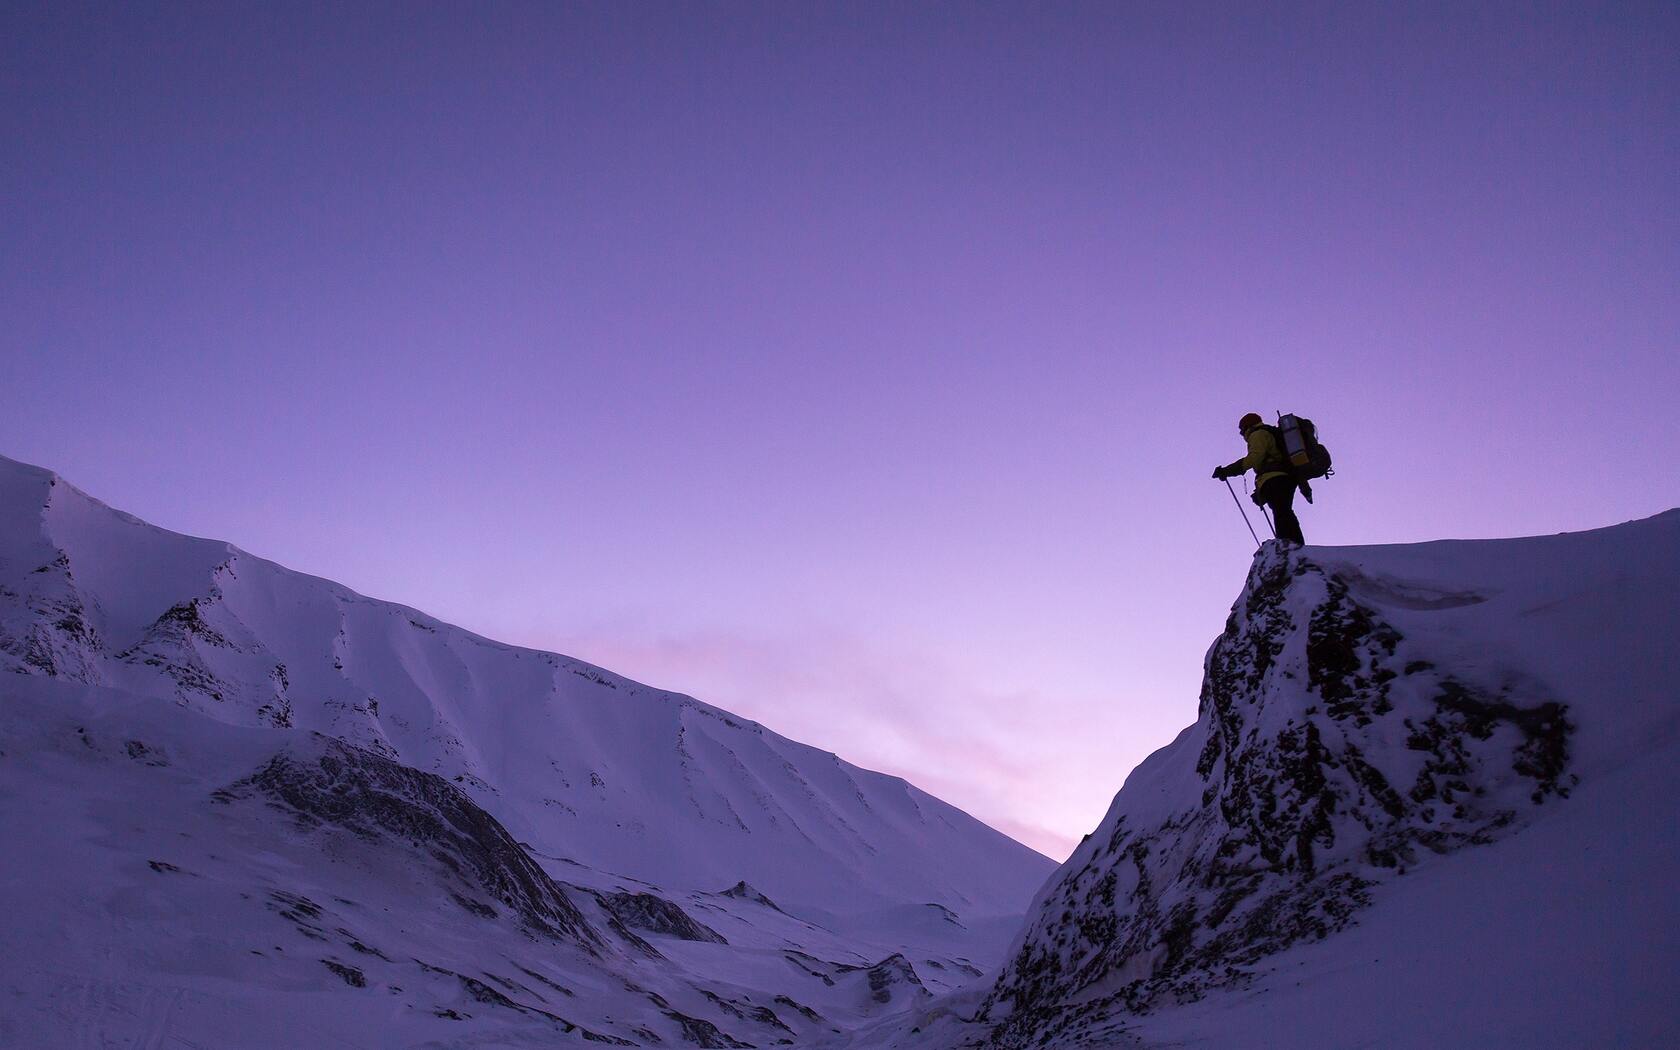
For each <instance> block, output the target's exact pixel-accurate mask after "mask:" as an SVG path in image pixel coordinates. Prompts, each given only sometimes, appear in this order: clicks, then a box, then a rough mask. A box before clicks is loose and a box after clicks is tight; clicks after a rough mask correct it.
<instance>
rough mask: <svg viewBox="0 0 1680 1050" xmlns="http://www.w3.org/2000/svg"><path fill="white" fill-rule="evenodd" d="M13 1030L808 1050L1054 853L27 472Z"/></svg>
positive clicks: (970, 961)
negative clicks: (805, 1048)
mask: <svg viewBox="0 0 1680 1050" xmlns="http://www.w3.org/2000/svg"><path fill="white" fill-rule="evenodd" d="M0 837H3V838H4V840H5V841H6V842H8V843H10V844H12V847H11V848H8V849H7V850H5V851H0V914H4V915H5V916H6V919H5V921H4V924H3V926H0V929H3V931H4V944H3V947H4V951H3V952H0V1046H7V1047H9V1046H28V1047H57V1046H76V1047H84V1046H85V1047H96V1046H130V1045H146V1046H153V1045H179V1046H189V1047H190V1046H201V1047H211V1046H215V1047H222V1046H229V1047H232V1046H238V1047H276V1048H281V1047H287V1048H289V1047H296V1046H302V1045H307V1046H323V1047H325V1046H355V1047H385V1046H418V1045H433V1046H471V1045H493V1046H510V1047H512V1046H549V1045H555V1044H556V1043H560V1044H568V1043H572V1042H578V1041H584V1042H595V1043H600V1044H605V1045H637V1046H656V1045H659V1046H680V1045H692V1046H700V1047H733V1046H747V1045H756V1046H765V1045H803V1044H808V1043H809V1042H810V1041H811V1040H813V1039H816V1038H820V1037H827V1036H832V1035H835V1034H837V1033H840V1032H844V1031H849V1030H852V1029H855V1028H857V1027H859V1026H860V1025H865V1024H868V1023H871V1022H872V1021H874V1020H878V1019H880V1018H882V1017H885V1016H889V1015H891V1014H894V1013H898V1012H902V1011H905V1010H910V1009H915V1008H917V1007H918V1006H920V1005H923V1004H925V1003H926V1002H929V1001H932V1000H933V999H934V997H936V996H938V995H942V994H948V993H949V992H951V991H953V990H955V989H957V988H960V987H962V986H964V985H965V984H968V983H971V982H974V981H975V980H976V979H979V978H981V977H982V976H983V972H984V969H985V968H995V966H996V964H997V963H998V962H999V961H1000V960H1001V958H1002V952H1003V949H1004V948H1005V947H1006V946H1007V944H1008V939H1009V937H1010V936H1011V935H1012V933H1013V931H1014V930H1015V929H1016V928H1017V927H1018V925H1019V919H1020V915H1021V913H1022V911H1023V909H1024V908H1025V906H1026V904H1027V903H1028V901H1029V899H1030V896H1031V894H1032V892H1033V891H1034V890H1035V889H1036V887H1037V886H1038V884H1040V883H1041V882H1042V880H1043V878H1044V877H1045V876H1046V875H1048V874H1049V872H1050V871H1051V870H1052V869H1053V865H1052V864H1051V863H1050V862H1049V861H1048V860H1046V859H1045V858H1043V857H1041V856H1039V855H1038V854H1036V853H1034V852H1032V851H1031V850H1029V849H1027V848H1026V847H1024V846H1021V845H1019V844H1018V843H1015V842H1013V841H1012V840H1010V839H1008V838H1006V837H1004V836H1003V835H1001V834H999V833H997V832H995V831H993V830H992V829H990V828H987V827H985V826H984V825H982V824H980V823H979V822H978V821H975V820H974V819H973V818H971V817H969V816H967V815H966V814H963V813H962V812H960V811H958V810H956V809H954V808H952V807H950V806H948V805H946V804H945V803H943V802H940V801H939V800H937V799H935V798H932V797H931V796H929V795H927V794H925V793H923V792H921V791H919V790H917V789H916V788H914V787H913V786H911V785H909V784H907V783H905V782H904V781H903V780H900V779H898V778H895V777H888V776H883V775H881V774H877V773H871V772H869V771H866V770H862V769H858V768H857V767H854V766H851V765H849V764H847V763H845V762H842V761H840V760H839V759H838V758H836V757H835V756H834V755H832V754H828V753H825V752H821V751H818V750H816V749H813V748H810V747H807V746H805V745H802V744H798V743H795V742H793V741H790V740H787V739H785V738H783V737H780V736H777V735H776V734H774V733H772V732H770V731H768V730H766V729H764V728H763V727H762V726H759V725H757V724H755V723H752V722H749V721H745V720H742V719H738V718H735V717H733V716H731V715H729V714H728V713H726V712H724V711H720V710H718V709H716V708H713V707H710V706H708V705H705V704H702V703H700V702H698V701H696V700H694V699H692V698H689V697H686V696H681V695H677V694H672V693H666V692H662V691H659V690H654V689H649V688H647V687H645V686H641V685H638V684H637V683H634V682H631V681H629V680H627V679H624V678H622V677H619V676H616V675H613V674H611V673H610V672H607V671H604V670H602V669H600V668H597V667H593V666H590V665H588V664H584V663H580V662H578V661H574V660H570V659H568V658H565V657H561V656H557V655H554V654H550V653H542V652H536V651H532V650H526V649H519V648H515V647H510V646H504V645H500V644H497V643H495V642H492V641H489V640H487V639H483V638H480V637H477V636H475V635H472V634H469V633H467V632H465V631H461V630H459V629H457V628H453V627H450V626H449V625H447V624H443V623H441V622H439V621H437V620H435V619H433V618H431V617H428V616H425V615H424V614H422V613H419V612H416V611H414V610H412V609H407V608H404V607H401V606H396V605H392V604H390V603H384V602H378V601H373V600H370V599H367V598H364V597H362V596H360V595H356V594H354V593H352V592H350V591H348V590H346V589H344V588H342V587H340V586H338V585H336V584H333V583H330V582H328V581H324V580H320V579H316V578H313V577H309V576H304V575H301V574H298V573H294V572H291V571H289V570H286V569H284V568H282V567H280V566H277V565H275V564H273V563H271V562H267V561H264V560H262V559H259V558H254V557H252V556H251V555H248V554H245V553H243V552H241V551H239V550H238V549H237V548H234V547H231V546H229V545H227V544H225V543H219V542H214V541H208V540H198V539H193V538H190V537H185V536H180V535H177V534H174V533H170V532H167V531H164V530H161V529H157V528H154V527H152V526H149V525H147V524H145V523H144V522H141V521H138V520H136V519H134V518H132V517H129V516H127V515H124V514H121V513H120V512H117V511H114V510H112V509H110V508H108V507H106V506H104V505H103V504H101V503H99V502H98V501H96V500H93V499H91V498H90V497H88V496H86V495H85V494H83V493H81V492H79V491H77V490H76V489H75V488H73V487H71V486H70V485H68V484H66V483H64V482H63V481H61V480H59V479H57V478H56V477H54V476H53V475H51V474H49V473H48V472H46V471H42V470H39V469H36V468H33V467H27V466H23V465H21V464H16V463H13V462H11V461H9V460H0Z"/></svg>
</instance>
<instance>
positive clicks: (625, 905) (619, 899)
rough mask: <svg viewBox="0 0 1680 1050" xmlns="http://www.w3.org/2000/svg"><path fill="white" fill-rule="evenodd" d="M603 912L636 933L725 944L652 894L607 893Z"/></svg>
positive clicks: (704, 925) (683, 913)
mask: <svg viewBox="0 0 1680 1050" xmlns="http://www.w3.org/2000/svg"><path fill="white" fill-rule="evenodd" d="M601 903H602V904H603V905H604V906H605V907H606V909H607V910H608V911H610V912H612V914H613V915H614V917H616V918H617V919H618V921H619V922H622V923H623V924H624V925H626V926H628V927H630V928H631V929H635V930H647V931H648V932H650V933H662V934H665V935H666V936H669V937H677V938H680V939H681V940H685V941H705V942H709V943H711V944H728V943H729V942H728V941H726V940H724V938H723V935H722V934H720V933H718V932H717V931H716V930H714V929H712V928H711V927H710V926H707V925H706V924H704V923H701V922H696V921H695V920H694V919H693V918H691V917H690V916H689V914H688V913H687V912H685V911H683V910H682V909H681V908H679V907H677V906H676V905H675V904H673V903H671V902H670V901H668V900H666V899H665V898H664V897H656V896H654V895H653V894H651V893H608V894H604V895H603V896H602V898H601Z"/></svg>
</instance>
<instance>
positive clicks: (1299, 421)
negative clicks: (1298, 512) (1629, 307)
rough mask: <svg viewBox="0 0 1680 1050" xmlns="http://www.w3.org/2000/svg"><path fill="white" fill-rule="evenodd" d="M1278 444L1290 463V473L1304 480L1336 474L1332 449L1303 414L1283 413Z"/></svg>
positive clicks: (1279, 426)
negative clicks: (1332, 461) (1331, 461)
mask: <svg viewBox="0 0 1680 1050" xmlns="http://www.w3.org/2000/svg"><path fill="white" fill-rule="evenodd" d="M1274 429H1275V431H1276V433H1277V438H1278V445H1279V446H1280V447H1281V448H1282V449H1283V458H1284V459H1285V460H1287V461H1288V463H1289V472H1290V473H1291V474H1294V475H1295V480H1296V481H1300V482H1306V481H1310V480H1312V479H1313V478H1327V477H1329V476H1330V475H1332V474H1334V473H1336V472H1335V470H1333V469H1331V466H1330V450H1329V449H1327V448H1325V447H1324V446H1323V445H1321V444H1319V443H1318V428H1317V427H1315V426H1313V421H1312V420H1310V419H1306V418H1304V417H1302V416H1296V415H1280V416H1278V421H1277V426H1276V427H1275V428H1274Z"/></svg>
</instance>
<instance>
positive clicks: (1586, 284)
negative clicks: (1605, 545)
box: [0, 4, 1680, 855]
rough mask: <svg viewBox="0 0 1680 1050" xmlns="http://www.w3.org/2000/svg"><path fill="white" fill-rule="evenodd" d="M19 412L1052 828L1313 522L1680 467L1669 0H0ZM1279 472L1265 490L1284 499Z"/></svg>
mask: <svg viewBox="0 0 1680 1050" xmlns="http://www.w3.org/2000/svg"><path fill="white" fill-rule="evenodd" d="M0 52H3V53H4V55H5V61H4V63H0V83H3V84H4V90H5V100H6V105H5V106H4V107H0V122H3V124H4V134H3V135H0V150H3V151H4V159H5V162H6V163H5V164H4V165H3V166H0V186H3V188H4V193H5V200H6V201H7V206H6V209H5V218H4V227H3V228H4V231H5V244H6V247H7V250H6V251H5V252H4V253H0V321H3V325H0V333H3V334H0V379H3V380H4V381H5V389H6V391H7V394H8V396H7V405H8V408H7V412H6V413H4V414H3V415H0V453H3V454H5V455H9V456H12V457H15V458H19V459H23V460H27V461H31V462H36V463H40V464H42V465H45V466H49V467H52V468H54V469H56V470H58V471H60V472H62V473H63V474H65V475H66V476H67V477H68V478H70V480H72V481H73V482H75V483H76V484H78V485H81V486H82V487H84V488H86V489H88V490H89V491H90V492H92V493H93V494H95V495H96V496H99V497H100V498H103V499H105V500H107V501H108V502H110V503H112V504H113V505H115V506H118V507H121V508H123V509H127V510H130V511H132V512H134V513H137V514H139V515H141V516H143V517H146V518H148V519H150V520H152V521H155V522H156V523H158V524H161V525H164V526H167V527H171V528H176V529H180V530H182V531H188V532H193V533H197V534H201V535H213V536H218V537H224V538H227V539H230V540H233V541H234V542H236V543H238V544H240V545H241V546H243V547H246V548H247V549H250V550H252V551H254V552H256V553H259V554H262V555H264V556H268V557H272V558H274V559H276V560H278V561H281V562H283V563H286V564H288V565H291V566H293V567H296V568H299V569H302V570H304V571H308V572H313V573H318V574H321V575H325V576H330V577H333V578H336V579H340V580H342V581H344V582H345V583H347V584H349V585H350V586H353V587H355V588H357V589H358V590H361V591H364V592H366V593H369V594H372V595H375V596H378V597H383V598H390V599H394V600H398V601H403V602H407V603H409V604H412V605H415V606H419V607H422V608H424V609H426V610H428V611H429V612H432V613H435V614H437V615H439V616H442V617H444V618H446V619H449V620H452V621H454V622H457V623H460V624H462V625H464V626H467V627H469V628H472V629H474V630H478V631H481V632H483V633H485V634H488V635H491V636H494V637H498V638H503V639H506V640H508V641H514V642H520V643H524V644H531V645H539V646H542V647H545V648H555V649H559V650H561V651H564V652H568V653H570V654H572V655H575V656H578V657H580V658H583V659H588V660H592V661H595V662H597V663H600V664H603V665H605V666H608V667H610V668H612V669H614V670H616V671H619V672H621V673H624V674H628V675H630V676H632V677H636V678H640V679H642V680H646V681H649V682H651V683H652V684H655V685H659V686H664V687H667V688H674V689H679V690H681V691H684V692H689V693H693V694H695V695H697V696H700V697H701V698H702V699H705V700H707V701H709V702H712V703H715V704H717V705H719V706H721V707H725V708H729V709H732V710H736V711H739V712H740V713H742V714H744V715H747V716H749V717H753V718H756V719H758V720H760V721H762V722H764V723H765V724H767V725H769V726H770V727H771V728H773V729H776V730H778V731H780V732H784V733H786V734H788V735H791V736H794V737H796V738H798V739H801V740H804V741H806V742H808V743H811V744H814V745H816V746H819V747H823V748H826V749H829V750H834V751H836V752H838V753H839V754H841V755H842V756H843V757H845V758H847V759H849V760H851V761H854V762H858V763H859V764H862V765H865V766H871V767H875V768H881V769H886V770H889V771H891V772H894V773H898V774H901V775H904V776H906V777H908V778H909V779H912V780H914V781H915V782H916V783H918V784H920V785H921V786H923V787H926V788H928V789H929V790H932V791H934V792H935V793H936V794H939V795H941V796H942V797H945V798H947V799H949V800H950V801H952V802H954V803H956V804H957V805H960V806H962V807H963V808H965V809H967V810H969V811H970V812H973V813H974V814H975V815H977V816H979V817H980V818H981V819H983V820H986V821H987V822H989V823H991V824H993V825H994V826H997V827H999V828H1002V829H1004V830H1006V831H1008V832H1009V833H1011V834H1014V835H1016V836H1017V837H1020V838H1022V839H1023V840H1025V841H1028V842H1030V843H1032V844H1033V845H1035V846H1038V847H1039V848H1041V849H1044V850H1046V851H1047V852H1050V853H1053V854H1056V855H1062V854H1064V853H1065V852H1066V850H1067V849H1068V848H1070V847H1071V844H1072V843H1073V842H1074V841H1076V840H1077V838H1078V836H1079V835H1080V834H1081V833H1083V832H1084V831H1087V830H1089V829H1090V828H1091V827H1092V826H1093V825H1094V824H1095V823H1096V821H1097V820H1098V819H1099V818H1100V816H1101V814H1102V812H1103V811H1104V809H1105V808H1106V806H1107V804H1108V801H1109V799H1110V797H1111V796H1112V794H1113V792H1114V791H1115V789H1116V788H1118V786H1119V784H1120V783H1121V781H1122V780H1123V779H1124V777H1125V775H1126V773H1127V772H1128V771H1129V770H1130V769H1131V768H1132V767H1133V766H1134V765H1135V764H1136V763H1137V762H1138V761H1139V760H1140V759H1141V758H1142V757H1143V756H1144V755H1146V754H1147V753H1149V752H1150V751H1151V750H1153V749H1155V748H1157V747H1159V746H1161V745H1163V744H1165V743H1166V742H1168V741H1169V740H1171V738H1172V737H1173V736H1174V735H1175V733H1176V732H1177V730H1178V729H1179V728H1181V727H1182V726H1184V725H1186V724H1188V723H1189V722H1190V721H1191V720H1193V719H1194V717H1195V712H1196V694H1197V689H1198V685H1199V680H1200V673H1201V666H1200V664H1201V657H1202V653H1203V651H1204V650H1205V648H1206V646H1207V644H1208V643H1209V642H1210V641H1211V639H1212V638H1213V637H1214V635H1215V634H1217V632H1218V631H1219V629H1220V627H1221V625H1222V623H1223V619H1224V615H1225V612H1226V609H1227V607H1228V605H1229V603H1230V601H1231V599H1232V598H1233V597H1234V596H1235V593H1236V591H1237V589H1238V587H1239V585H1240V582H1241V578H1242V574H1243V571H1244V569H1245V566H1246V564H1247V558H1248V547H1249V543H1248V540H1247V533H1246V532H1245V531H1244V530H1243V526H1242V523H1241V522H1240V520H1239V519H1238V518H1237V514H1236V509H1235V508H1233V507H1232V506H1231V503H1230V498H1229V497H1228V496H1227V495H1226V494H1225V492H1224V490H1223V487H1222V486H1219V485H1217V484H1216V483H1214V482H1212V481H1211V480H1210V479H1209V478H1208V476H1207V475H1208V472H1209V470H1210V469H1211V467H1212V466H1213V465H1214V463H1216V462H1220V461H1227V460H1230V459H1232V458H1234V457H1235V456H1236V455H1237V454H1238V452H1239V449H1238V448H1237V447H1236V443H1235V436H1234V434H1233V424H1234V422H1235V420H1236V418H1237V416H1239V415H1240V414H1242V413H1243V412H1245V411H1248V410H1250V409H1254V410H1260V411H1264V412H1266V413H1268V414H1270V413H1271V412H1272V411H1273V410H1276V409H1283V410H1291V409H1295V410H1300V411H1303V412H1306V413H1308V414H1310V415H1312V416H1313V417H1314V418H1315V419H1317V421H1318V422H1319V424H1320V427H1321V428H1322V430H1323V432H1324V436H1325V438H1326V440H1327V441H1328V442H1329V443H1330V444H1331V445H1332V447H1333V448H1334V450H1335V453H1336V456H1337V459H1338V462H1339V463H1340V464H1341V466H1342V470H1341V472H1340V474H1339V476H1338V477H1337V478H1335V479H1332V480H1331V481H1330V482H1328V483H1326V484H1325V485H1324V486H1322V488H1321V493H1322V495H1321V498H1320V502H1319V505H1318V506H1316V507H1312V508H1306V511H1305V514H1304V522H1305V526H1306V529H1307V533H1308V538H1309V540H1312V541H1315V542H1323V543H1366V542H1390V541H1410V540H1419V539H1427V538H1434V537H1439V536H1479V535H1510V534H1520V533H1536V532H1552V531H1558V530H1564V529H1576V528H1587V527H1593V526H1598V525H1603V524H1608V523H1611V522H1615V521H1619V520H1623V519H1627V518H1631V517H1639V516H1644V515H1648V514H1651V513H1655V512H1657V511H1660V510H1662V509H1665V508H1667V507H1669V506H1673V505H1675V504H1676V503H1680V491H1677V487H1676V484H1675V479H1676V477H1677V476H1680V474H1677V472H1676V471H1675V469H1674V466H1673V464H1674V463H1675V461H1676V458H1677V456H1680V436H1677V435H1680V428H1677V427H1676V426H1675V424H1674V407H1673V402H1674V394H1675V391H1676V390H1677V389H1680V364H1677V362H1680V353H1677V349H1680V347H1677V345H1676V344H1677V342H1680V339H1677V336H1680V221H1677V220H1680V193H1677V190H1676V186H1677V182H1676V180H1675V178H1674V174H1675V172H1676V171H1680V60H1677V59H1676V57H1675V56H1676V55H1680V11H1677V9H1676V8H1675V7H1674V6H1673V5H1672V4H1626V5H1617V6H1616V7H1614V8H1611V9H1600V8H1597V7H1589V6H1582V7H1569V6H1553V5H1527V6H1522V7H1507V6H1503V5H1476V6H1475V7H1474V8H1473V9H1471V8H1466V7H1465V6H1464V5H1438V6H1437V5H1426V6H1418V5H1392V6H1390V5H1385V6H1384V7H1382V8H1380V9H1378V8H1368V7H1354V8H1346V7H1335V6H1328V7H1322V8H1320V7H1299V8H1294V9H1291V10H1277V9H1267V10H1264V11H1261V10H1250V9H1249V8H1248V7H1247V6H1246V5H1233V6H1229V7H1219V6H1192V7H1190V8H1188V9H1180V8H1178V7H1176V6H1174V7H1159V8H1144V9H1141V10H1140V9H1136V8H1123V7H1121V6H1119V5H1107V4H1093V5H1065V6H1063V5H1057V6H1053V7H1046V6H1032V7H1028V6H1024V5H1023V6H1018V7H992V6H988V7H979V6H952V7H944V6H941V7H927V8H922V9H911V10H905V9H903V8H901V7H898V6H873V5H851V6H845V7H817V6H806V5H800V6H797V7H784V6H741V5H707V6H705V7H689V6H669V7H667V6H651V5H636V6H633V7H629V6H621V5H573V6H567V7H564V8H561V7H556V6H530V7H527V6H522V5H495V6H489V7H474V8H462V7H448V6H440V7H419V6H415V5H404V6H401V7H392V8H387V9H378V8H363V7H358V8H355V9H352V10H348V11H346V10H342V9H337V8H327V7H321V8H312V7H306V6H302V5H285V6H283V7H280V8H272V9H256V8H247V9H232V8H227V7H225V6H222V5H208V6H204V7H196V6H192V5H180V6H174V5H172V6H171V7H170V8H169V9H168V10H167V11H165V12H156V11H153V12H145V11H139V10H135V9H131V8H123V7H110V8H85V9H84V8H72V7H70V6H68V5H43V6H41V7H38V8H32V7H31V6H29V5H10V6H8V8H7V9H6V11H5V12H4V13H3V14H0ZM1257 524H1258V521H1257Z"/></svg>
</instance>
